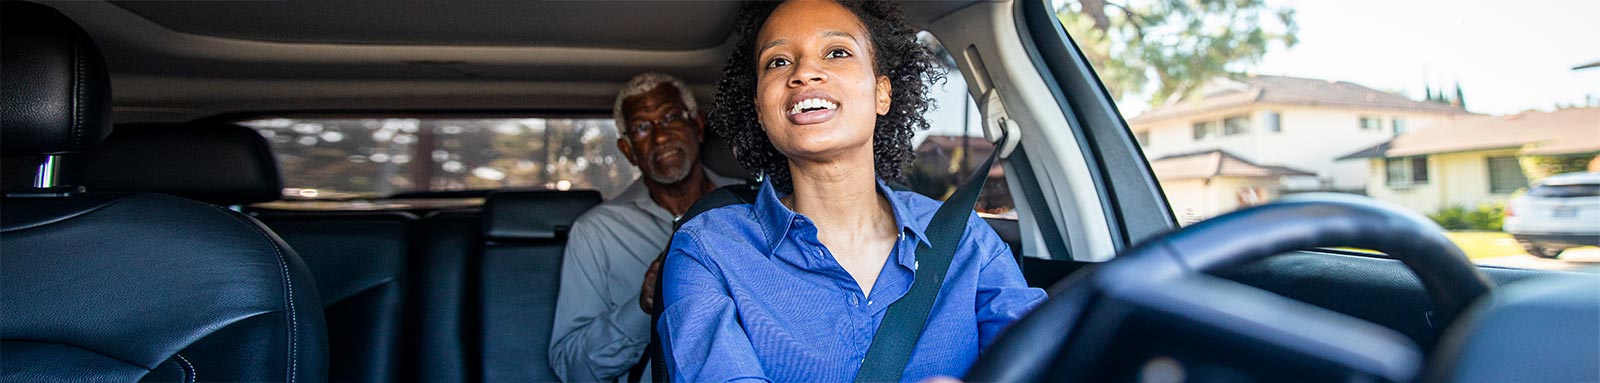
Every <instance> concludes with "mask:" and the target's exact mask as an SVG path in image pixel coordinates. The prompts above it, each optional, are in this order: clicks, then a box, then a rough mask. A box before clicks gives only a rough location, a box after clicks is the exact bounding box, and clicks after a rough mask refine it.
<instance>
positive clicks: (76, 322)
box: [0, 194, 326, 382]
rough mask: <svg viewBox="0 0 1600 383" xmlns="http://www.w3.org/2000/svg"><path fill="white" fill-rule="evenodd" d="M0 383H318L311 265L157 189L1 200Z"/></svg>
mask: <svg viewBox="0 0 1600 383" xmlns="http://www.w3.org/2000/svg"><path fill="white" fill-rule="evenodd" d="M0 235H3V236H4V237H5V241H4V242H0V253H3V254H5V267H4V268H0V275H3V277H0V291H3V293H0V306H3V307H4V308H5V315H4V326H3V330H0V339H3V345H0V347H3V348H4V349H5V350H6V351H5V352H4V353H3V354H0V358H3V359H4V360H3V362H0V381H7V382H12V381H85V380H93V381H134V380H139V379H140V378H141V377H143V376H145V374H146V373H149V372H151V371H152V370H156V369H157V368H158V367H159V366H162V365H164V364H169V363H177V364H179V365H182V366H187V368H188V369H190V370H192V371H194V372H193V373H192V374H194V375H198V376H199V379H201V380H224V381H294V382H308V381H309V382H316V381H322V380H323V379H324V378H325V376H324V374H325V367H326V366H325V361H324V357H325V355H324V352H325V351H324V349H325V346H324V344H323V342H324V339H323V336H322V332H323V331H324V330H323V323H322V320H323V317H322V315H321V311H320V310H316V309H315V308H317V307H320V302H319V300H318V297H317V293H316V291H315V288H316V285H315V284H314V283H313V282H312V280H311V276H310V272H309V271H307V269H306V266H305V265H304V264H302V263H301V262H300V259H299V257H297V256H296V255H295V253H294V252H293V250H290V249H289V248H288V247H287V246H285V245H284V244H283V243H282V241H280V240H279V239H278V238H277V237H276V236H274V235H272V234H271V232H270V231H268V230H266V229H265V228H263V227H261V226H260V224H259V223H257V222H255V221H254V220H252V219H250V218H249V217H245V216H244V215H242V214H239V213H236V212H232V211H229V210H226V209H222V208H218V207H216V206H213V205H207V204H204V203H200V202H196V201H190V200H185V199H181V198H177V197H172V196H165V195H159V194H86V195H81V196H76V197H70V198H7V199H6V200H5V220H4V222H3V223H0Z"/></svg>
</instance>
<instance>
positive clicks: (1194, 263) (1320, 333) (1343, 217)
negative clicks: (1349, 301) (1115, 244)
mask: <svg viewBox="0 0 1600 383" xmlns="http://www.w3.org/2000/svg"><path fill="white" fill-rule="evenodd" d="M1336 246H1342V247H1355V248H1364V249H1373V250H1378V251H1381V252H1383V253H1385V254H1388V255H1389V256H1391V257H1393V258H1396V259H1399V260H1400V261H1401V262H1403V263H1404V264H1405V265H1406V266H1407V267H1408V268H1410V269H1411V271H1412V272H1413V273H1415V274H1416V275H1417V277H1418V278H1419V279H1420V280H1421V281H1422V284H1423V286H1424V287H1425V288H1426V289H1427V292H1428V294H1429V296H1430V298H1431V299H1432V302H1433V304H1434V305H1435V309H1436V310H1435V314H1437V315H1435V316H1434V319H1435V320H1436V323H1441V324H1443V325H1441V326H1438V328H1446V327H1448V326H1447V325H1448V324H1449V323H1450V321H1451V320H1452V319H1454V318H1455V317H1456V316H1457V314H1460V313H1461V312H1462V310H1464V309H1465V308H1466V307H1467V305H1469V304H1470V303H1472V302H1473V301H1474V300H1475V299H1476V298H1477V297H1479V296H1480V295H1483V294H1484V293H1486V292H1488V291H1489V289H1490V287H1491V283H1490V282H1489V280H1488V278H1486V277H1485V276H1484V275H1483V273H1482V272H1480V271H1478V269H1477V268H1476V267H1474V266H1473V265H1472V263H1471V262H1470V261H1468V260H1467V257H1466V256H1465V255H1464V254H1463V253H1462V252H1461V249H1459V248H1457V247H1456V246H1455V245H1454V244H1453V243H1451V242H1450V240H1449V239H1447V238H1445V236H1444V234H1443V231H1442V230H1441V229H1440V228H1439V226H1438V225H1437V224H1435V223H1433V222H1432V221H1430V220H1428V219H1426V218H1423V217H1422V216H1420V215H1418V214H1416V213H1413V212H1410V211H1407V210H1402V209H1400V208H1396V207H1390V206H1388V205H1386V204H1384V203H1381V202H1378V201H1375V200H1372V199H1368V198H1365V197H1358V196H1352V195H1342V194H1307V195H1300V196H1294V197H1290V198H1285V199H1284V200H1281V201H1280V202H1276V203H1272V204H1268V205H1262V206H1256V207H1252V208H1248V209H1243V210H1239V211H1236V212H1233V213H1230V214H1227V215H1223V216H1220V217H1215V218H1212V219H1209V220H1206V221H1202V222H1199V223H1197V224H1195V225H1193V226H1190V227H1187V228H1184V229H1182V230H1178V231H1174V232H1171V233H1167V234H1165V235H1161V236H1159V237H1156V238H1153V239H1150V240H1147V241H1144V242H1142V243H1140V244H1139V245H1137V246H1135V247H1133V248H1132V249H1130V250H1128V251H1126V252H1125V253H1123V254H1122V255H1120V256H1118V257H1117V258H1116V259H1114V260H1112V261H1110V262H1106V263H1104V264H1100V265H1096V266H1091V267H1090V268H1086V269H1084V270H1082V271H1080V272H1078V273H1076V274H1073V275H1071V276H1069V277H1068V278H1066V279H1064V280H1062V281H1060V282H1058V283H1056V284H1055V285H1054V286H1052V287H1051V288H1050V292H1051V294H1050V296H1051V298H1050V299H1049V300H1047V301H1045V302H1044V303H1042V304H1040V305H1039V307H1037V308H1036V309H1034V311H1033V312H1031V313H1029V314H1028V315H1027V316H1024V317H1023V318H1022V319H1021V320H1018V321H1017V322H1016V323H1013V324H1012V326H1011V328H1009V329H1008V330H1006V332H1005V333H1004V334H1003V335H1001V336H1000V338H999V339H996V340H995V341H994V342H993V343H992V344H990V346H989V347H988V348H987V349H985V351H984V354H983V355H982V356H980V357H979V358H978V360H977V362H976V363H975V364H974V365H973V366H972V368H971V369H969V370H968V372H967V375H966V376H965V377H964V379H965V380H966V381H969V382H1033V381H1040V380H1042V379H1044V378H1046V377H1047V376H1048V377H1049V378H1050V380H1052V381H1130V380H1133V381H1146V382H1160V381H1183V380H1188V381H1197V380H1199V381H1203V380H1213V379H1215V380H1243V379H1242V378H1244V377H1242V376H1240V374H1241V371H1242V372H1243V373H1244V374H1256V373H1259V374H1266V375H1272V374H1278V375H1277V377H1274V378H1267V379H1264V380H1268V381H1274V380H1281V379H1284V378H1288V379H1292V380H1296V381H1306V380H1318V379H1314V378H1325V379H1328V380H1334V381H1372V380H1376V381H1395V382H1403V381H1412V380H1415V379H1417V378H1418V377H1419V375H1420V373H1421V372H1422V368H1423V364H1424V362H1423V360H1424V359H1423V355H1424V353H1423V352H1422V350H1421V349H1420V347H1418V346H1417V345H1416V344H1415V343H1414V342H1412V341H1411V340H1410V339H1409V338H1406V337H1405V336H1404V335H1401V334H1400V333H1399V332H1397V331H1395V330H1392V329H1389V328H1386V327H1383V326H1380V325H1377V324H1374V323H1371V322H1367V321H1364V320H1361V319H1357V318H1354V317H1351V316H1348V315H1344V314H1340V313H1337V312H1334V311H1331V310H1327V309H1323V308H1320V307H1316V306H1313V305H1311V304H1307V303H1304V302H1300V301H1296V300H1292V299H1289V298H1285V297H1282V296H1279V295H1276V294H1272V293H1269V292H1266V291H1263V290H1260V289H1256V288H1254V287H1249V286H1246V285H1244V284H1240V283H1237V282H1232V281H1228V280H1225V279H1222V278H1218V277H1213V276H1209V275H1207V274H1206V273H1207V272H1215V271H1219V270H1226V269H1228V268H1230V267H1235V266H1239V265H1242V264H1245V263H1248V262H1252V261H1256V260H1259V259H1263V258H1266V257H1270V256H1273V255H1275V254H1281V253H1285V252H1290V251H1295V250H1304V249H1310V248H1314V247H1336ZM1171 378H1176V379H1175V380H1174V379H1171Z"/></svg>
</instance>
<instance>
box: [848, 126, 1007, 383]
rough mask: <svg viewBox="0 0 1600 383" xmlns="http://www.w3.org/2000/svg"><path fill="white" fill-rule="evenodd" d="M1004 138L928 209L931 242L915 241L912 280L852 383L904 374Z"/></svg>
mask: <svg viewBox="0 0 1600 383" xmlns="http://www.w3.org/2000/svg"><path fill="white" fill-rule="evenodd" d="M1005 142H1006V140H1005V138H1004V137H1003V136H1002V138H1001V139H1000V144H997V145H995V148H994V152H993V153H990V154H989V158H988V159H985V160H983V165H981V166H978V167H977V168H975V169H973V171H972V174H971V175H968V176H967V180H966V181H965V182H962V183H961V186H958V187H956V191H955V193H953V194H951V195H950V198H947V199H945V201H944V204H943V205H940V206H939V210H937V211H934V213H933V221H931V222H928V228H927V229H924V230H923V233H924V234H925V235H927V236H928V242H929V243H930V244H932V245H933V246H932V247H929V246H928V245H922V244H921V242H918V246H917V268H916V279H914V280H913V281H912V282H911V290H910V291H907V292H906V295H904V296H901V297H900V299H899V300H897V301H895V302H894V303H893V304H890V305H889V311H888V312H887V313H885V314H884V315H883V322H879V323H878V332H877V333H876V334H875V335H873V336H872V346H870V347H868V348H867V356H866V357H865V358H864V359H862V360H861V368H860V369H858V370H856V381H857V382H898V381H900V376H901V375H902V374H904V373H905V371H906V362H909V361H910V360H911V351H912V350H914V349H916V347H917V339H918V338H920V337H922V328H923V326H925V325H926V324H927V320H928V313H929V312H930V311H933V302H934V299H936V298H938V297H939V288H940V287H941V286H943V285H944V277H945V273H946V272H947V271H949V270H950V260H951V259H952V258H954V256H955V252H956V246H957V245H960V244H961V239H962V238H963V237H966V232H967V217H970V216H971V215H972V208H973V204H975V203H977V201H978V193H979V192H981V191H983V183H984V181H985V180H986V179H988V177H989V167H990V166H992V165H994V161H995V158H998V157H1000V154H1001V150H1002V149H1003V148H1002V147H1001V146H1002V145H1003V144H1004V143H1005Z"/></svg>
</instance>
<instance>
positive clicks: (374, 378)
mask: <svg viewBox="0 0 1600 383" xmlns="http://www.w3.org/2000/svg"><path fill="white" fill-rule="evenodd" d="M66 166H68V167H69V168H70V169H72V170H71V171H70V172H67V174H73V175H77V176H78V177H77V179H75V180H74V182H75V184H78V185H84V186H86V187H88V188H90V189H92V190H96V191H127V192H156V193H167V194H174V195H178V196H182V197H187V198H191V199H196V200H200V201H205V202H210V203H213V204H218V205H240V204H248V203H255V202H265V201H271V200H276V199H278V196H279V195H280V193H281V190H282V181H281V179H280V178H279V174H278V168H277V162H276V160H274V159H273V158H272V154H271V149H270V147H268V145H267V143H266V141H265V139H264V138H262V137H261V136H260V135H259V134H257V133H256V132H255V131H252V130H250V129H249V128H245V127H241V126H236V125H225V124H214V125H192V124H139V125H123V126H118V127H117V129H116V131H115V133H113V134H112V135H111V137H109V138H107V139H106V141H105V143H104V144H102V145H101V146H99V147H97V148H96V149H95V150H94V151H91V152H88V153H85V154H83V155H82V156H80V157H77V158H73V159H70V160H69V161H68V163H67V165H66ZM251 213H252V214H253V215H256V217H257V219H259V220H260V221H262V222H263V223H265V224H267V226H268V227H270V228H271V229H272V230H273V231H274V232H276V233H277V234H278V235H279V236H280V237H281V238H283V239H284V241H285V242H286V243H288V244H289V246H290V247H291V248H293V249H294V250H295V252H296V253H298V254H299V255H300V257H301V258H303V259H304V260H305V262H306V265H307V266H308V267H309V268H310V269H311V272H312V275H313V276H314V277H315V278H316V283H317V287H318V289H317V290H318V292H319V293H320V295H321V297H322V302H323V303H324V311H325V313H326V317H327V329H328V339H329V345H328V348H329V353H328V355H330V363H329V368H328V370H329V379H330V380H331V381H336V382H391V381H395V380H396V379H397V378H398V377H399V376H398V375H397V374H396V366H397V365H398V364H399V363H398V357H399V356H400V354H399V353H400V344H399V343H400V339H401V338H400V334H401V332H400V329H401V326H402V321H403V319H404V316H403V313H404V297H405V276H406V263H407V262H406V260H407V258H408V254H410V249H411V243H410V240H411V238H412V235H411V230H412V225H413V223H414V222H415V221H416V220H417V218H416V216H414V215H411V214H406V213H395V212H292V213H291V212H251Z"/></svg>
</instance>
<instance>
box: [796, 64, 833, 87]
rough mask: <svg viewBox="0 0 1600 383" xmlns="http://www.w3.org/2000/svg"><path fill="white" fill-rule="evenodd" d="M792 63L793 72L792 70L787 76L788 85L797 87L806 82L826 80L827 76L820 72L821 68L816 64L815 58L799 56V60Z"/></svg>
mask: <svg viewBox="0 0 1600 383" xmlns="http://www.w3.org/2000/svg"><path fill="white" fill-rule="evenodd" d="M794 65H795V69H794V72H792V73H793V74H792V75H790V76H789V85H790V86H794V87H799V86H805V85H806V84H813V83H822V82H827V81H828V76H827V75H826V74H824V73H823V72H822V68H820V67H819V66H818V65H817V60H816V59H810V58H801V59H799V60H795V63H794Z"/></svg>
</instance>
